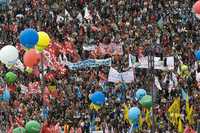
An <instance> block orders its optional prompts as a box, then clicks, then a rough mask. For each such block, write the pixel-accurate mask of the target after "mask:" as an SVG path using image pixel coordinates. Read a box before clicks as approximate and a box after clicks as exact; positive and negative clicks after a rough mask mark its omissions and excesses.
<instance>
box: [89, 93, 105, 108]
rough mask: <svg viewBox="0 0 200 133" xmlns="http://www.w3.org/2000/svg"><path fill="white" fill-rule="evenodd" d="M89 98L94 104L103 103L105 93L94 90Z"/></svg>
mask: <svg viewBox="0 0 200 133" xmlns="http://www.w3.org/2000/svg"><path fill="white" fill-rule="evenodd" d="M90 100H91V101H92V103H94V104H98V105H101V104H104V103H105V95H104V94H103V93H102V92H100V91H96V92H95V93H93V94H92V95H91V97H90Z"/></svg>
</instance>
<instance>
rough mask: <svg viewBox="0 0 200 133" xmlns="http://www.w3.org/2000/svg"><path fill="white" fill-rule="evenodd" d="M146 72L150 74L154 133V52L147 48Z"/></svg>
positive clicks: (153, 132)
mask: <svg viewBox="0 0 200 133" xmlns="http://www.w3.org/2000/svg"><path fill="white" fill-rule="evenodd" d="M148 70H149V74H150V89H151V96H152V115H151V116H152V117H151V122H152V128H151V133H155V128H156V127H155V119H154V51H153V48H151V47H150V48H149V56H148Z"/></svg>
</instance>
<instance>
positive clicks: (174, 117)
mask: <svg viewBox="0 0 200 133" xmlns="http://www.w3.org/2000/svg"><path fill="white" fill-rule="evenodd" d="M167 113H168V117H169V121H170V122H171V123H172V124H173V125H174V126H176V125H178V118H179V116H180V97H178V98H176V99H175V100H174V102H173V104H172V105H171V106H170V107H169V109H168V111H167Z"/></svg>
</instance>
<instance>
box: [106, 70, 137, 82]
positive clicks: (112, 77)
mask: <svg viewBox="0 0 200 133" xmlns="http://www.w3.org/2000/svg"><path fill="white" fill-rule="evenodd" d="M108 81H109V82H113V83H117V82H125V83H131V82H133V81H134V75H133V69H132V68H131V69H130V70H128V71H126V72H122V73H119V72H118V71H117V70H115V69H114V68H112V67H111V68H110V72H109V75H108Z"/></svg>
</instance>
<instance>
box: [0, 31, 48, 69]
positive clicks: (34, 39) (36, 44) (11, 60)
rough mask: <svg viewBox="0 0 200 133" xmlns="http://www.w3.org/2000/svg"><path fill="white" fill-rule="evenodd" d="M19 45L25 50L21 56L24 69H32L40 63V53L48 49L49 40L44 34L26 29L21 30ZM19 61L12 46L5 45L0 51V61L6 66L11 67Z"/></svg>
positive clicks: (17, 54)
mask: <svg viewBox="0 0 200 133" xmlns="http://www.w3.org/2000/svg"><path fill="white" fill-rule="evenodd" d="M19 41H20V44H21V45H22V46H23V47H24V49H25V50H26V52H25V54H24V56H23V63H24V65H25V66H26V67H29V68H32V67H34V66H35V65H37V64H38V63H39V61H40V58H41V55H40V52H42V51H43V50H44V49H45V48H47V47H48V45H49V43H50V38H49V36H48V34H47V33H45V32H42V31H40V32H37V31H36V30H34V29H31V28H28V29H25V30H23V31H22V32H21V33H20V36H19ZM18 59H19V51H18V50H17V48H16V47H14V46H12V45H7V46H5V47H3V48H2V49H1V50H0V60H1V62H2V63H4V64H5V65H7V66H12V65H15V64H16V63H17V61H18Z"/></svg>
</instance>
